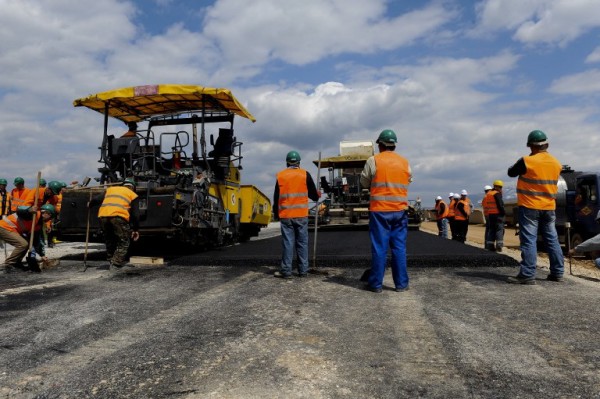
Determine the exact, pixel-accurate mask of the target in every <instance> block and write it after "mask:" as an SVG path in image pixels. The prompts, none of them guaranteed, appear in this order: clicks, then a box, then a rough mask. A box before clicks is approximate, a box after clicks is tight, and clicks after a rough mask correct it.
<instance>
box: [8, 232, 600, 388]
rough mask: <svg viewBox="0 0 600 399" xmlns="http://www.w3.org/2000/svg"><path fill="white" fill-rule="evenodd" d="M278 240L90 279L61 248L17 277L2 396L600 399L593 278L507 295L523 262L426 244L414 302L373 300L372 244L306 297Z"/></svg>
mask: <svg viewBox="0 0 600 399" xmlns="http://www.w3.org/2000/svg"><path fill="white" fill-rule="evenodd" d="M263 236H264V237H265V239H263V240H255V241H252V242H249V243H246V244H243V245H238V246H235V247H231V248H229V249H221V250H217V251H211V252H207V253H201V254H181V253H177V252H172V251H171V252H168V251H167V250H166V249H162V251H163V252H164V253H165V254H166V257H165V260H166V264H165V265H163V266H150V265H145V266H144V265H143V266H139V267H135V268H133V267H128V268H124V269H122V270H119V271H112V270H103V269H102V266H104V265H105V264H106V262H105V261H103V259H102V258H103V252H102V246H101V245H97V244H93V245H91V246H90V248H89V256H88V260H87V263H88V266H89V268H88V270H87V271H86V272H85V273H83V272H81V269H82V266H83V261H82V259H83V258H82V245H81V244H75V245H74V244H60V245H59V246H58V247H57V248H55V249H51V251H52V250H54V251H55V252H54V255H52V252H50V255H51V256H55V257H56V256H57V255H59V254H60V256H62V257H63V259H62V260H61V263H60V265H58V266H56V267H53V268H51V269H47V270H44V272H43V273H41V274H26V273H20V274H10V275H2V276H0V354H1V356H0V397H4V398H366V397H378V398H401V397H407V398H418V397H420V398H509V397H511V398H600V368H599V366H598V365H599V364H600V346H599V345H598V344H597V340H598V338H597V335H598V333H597V332H598V331H599V330H600V318H598V317H597V316H596V314H597V304H598V303H599V301H600V291H599V287H600V286H599V285H598V282H596V281H593V279H582V278H576V277H572V276H567V279H566V281H565V282H564V283H554V282H549V281H546V280H545V277H546V275H547V270H544V269H543V267H541V268H540V270H539V273H538V281H537V285H534V286H515V285H510V284H506V283H505V279H506V276H509V275H515V274H516V272H517V268H516V263H517V262H516V260H515V259H514V258H513V257H511V256H508V255H506V254H501V255H499V254H495V253H490V252H488V251H484V250H482V249H480V248H476V247H474V246H469V245H463V244H459V243H456V242H452V241H450V240H441V239H439V238H438V237H435V236H433V235H431V234H428V233H425V232H419V231H415V232H410V233H409V254H408V257H409V267H410V270H409V273H410V278H411V282H410V290H409V291H406V292H403V293H397V292H394V291H393V290H392V289H391V287H393V283H392V282H391V276H390V273H389V272H388V273H387V274H386V280H385V283H384V285H385V286H386V287H387V288H388V289H385V290H384V291H383V293H381V294H374V293H371V292H368V291H364V290H363V289H362V283H361V282H360V281H359V278H360V276H361V274H362V272H363V271H364V270H365V268H366V267H368V259H369V254H368V235H367V232H366V231H331V232H327V233H325V232H323V233H321V232H319V235H318V239H319V242H318V248H319V249H318V256H317V261H318V263H317V264H318V265H319V269H318V271H319V272H320V273H319V274H310V275H309V277H308V278H294V279H291V280H281V279H277V278H274V277H273V276H272V272H273V271H274V270H276V267H277V259H278V256H279V251H280V245H281V244H280V238H279V236H278V235H277V227H276V225H275V226H273V227H272V228H271V229H267V230H266V231H265V232H264V234H263ZM261 238H262V237H261ZM311 245H312V244H311ZM311 248H312V247H311ZM365 248H367V253H365ZM160 250H161V249H160V248H157V247H154V248H153V249H152V251H150V252H151V254H152V255H156V253H157V252H160ZM0 251H1V250H0ZM244 258H245V259H246V262H244ZM340 259H341V260H340Z"/></svg>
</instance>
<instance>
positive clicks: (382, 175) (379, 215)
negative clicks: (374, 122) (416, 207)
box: [360, 129, 412, 293]
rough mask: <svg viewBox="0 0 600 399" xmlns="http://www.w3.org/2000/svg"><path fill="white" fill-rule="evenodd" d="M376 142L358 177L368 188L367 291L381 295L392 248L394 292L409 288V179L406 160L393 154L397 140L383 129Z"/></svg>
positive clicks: (391, 132) (409, 172) (389, 131)
mask: <svg viewBox="0 0 600 399" xmlns="http://www.w3.org/2000/svg"><path fill="white" fill-rule="evenodd" d="M376 143H377V144H378V148H379V154H377V155H374V156H372V157H370V158H369V159H368V160H367V162H366V164H365V167H364V169H363V171H362V173H361V175H360V184H361V186H362V187H363V188H369V189H370V205H369V235H370V237H371V273H370V274H369V279H368V285H367V287H366V289H368V290H369V291H372V292H376V293H380V292H382V289H383V288H382V287H383V277H384V274H385V266H386V263H387V253H388V248H390V247H391V249H392V278H393V279H394V285H395V290H396V291H397V292H401V291H405V290H407V289H408V272H407V270H406V237H407V235H408V214H407V209H408V185H409V184H410V182H411V180H412V176H411V170H410V165H409V163H408V161H407V160H406V159H405V158H404V157H402V156H400V155H399V154H397V153H395V150H396V144H397V143H398V138H397V136H396V133H395V132H394V131H393V130H389V129H387V130H384V131H382V132H381V133H380V134H379V137H378V138H377V141H376Z"/></svg>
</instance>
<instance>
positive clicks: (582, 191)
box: [505, 165, 600, 250]
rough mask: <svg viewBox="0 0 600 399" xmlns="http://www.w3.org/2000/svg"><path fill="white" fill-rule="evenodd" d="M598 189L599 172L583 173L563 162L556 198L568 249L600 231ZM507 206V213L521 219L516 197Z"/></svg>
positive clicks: (558, 222)
mask: <svg viewBox="0 0 600 399" xmlns="http://www.w3.org/2000/svg"><path fill="white" fill-rule="evenodd" d="M599 190H600V173H599V172H580V171H575V170H573V169H572V168H571V167H569V166H568V165H563V169H562V171H561V173H560V177H559V180H558V194H557V198H556V231H557V233H558V236H559V240H560V242H561V244H563V245H564V246H565V248H566V249H567V250H568V249H570V248H574V247H576V246H577V245H579V244H580V243H582V242H583V241H585V240H587V239H588V238H590V237H593V236H595V235H596V234H598V233H600V225H598V224H597V223H596V215H597V213H598V210H599V209H600V191H599ZM505 207H506V209H507V213H512V214H513V220H515V221H518V207H517V204H516V200H515V201H510V202H509V201H507V202H506V203H505ZM511 208H512V212H511V211H510V209H511Z"/></svg>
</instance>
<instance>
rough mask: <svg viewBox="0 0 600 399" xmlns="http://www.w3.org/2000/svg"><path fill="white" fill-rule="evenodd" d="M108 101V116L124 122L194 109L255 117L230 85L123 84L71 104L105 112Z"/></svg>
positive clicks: (253, 119)
mask: <svg viewBox="0 0 600 399" xmlns="http://www.w3.org/2000/svg"><path fill="white" fill-rule="evenodd" d="M107 103H110V106H109V109H108V113H109V116H112V117H113V118H116V119H119V120H121V121H123V122H139V121H142V120H145V119H147V118H149V117H152V116H156V115H168V114H177V113H179V112H185V111H195V110H198V111H201V110H205V111H206V112H208V113H210V112H218V111H229V112H232V113H234V114H236V115H239V116H242V117H244V118H248V119H250V120H251V121H252V122H255V121H256V119H255V118H254V116H252V114H251V113H250V112H248V110H247V109H246V108H245V107H244V106H243V105H242V104H241V103H240V102H239V101H238V100H237V98H235V97H234V95H233V94H232V93H231V91H230V90H229V89H225V88H212V87H203V86H194V85H171V84H166V85H146V86H133V87H124V88H120V89H116V90H110V91H105V92H102V93H96V94H91V95H89V96H87V97H84V98H79V99H77V100H75V101H73V106H75V107H87V108H90V109H93V110H94V111H97V112H100V113H101V114H104V112H105V111H106V104H107Z"/></svg>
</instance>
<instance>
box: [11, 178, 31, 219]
mask: <svg viewBox="0 0 600 399" xmlns="http://www.w3.org/2000/svg"><path fill="white" fill-rule="evenodd" d="M13 184H14V185H15V188H13V189H12V191H11V192H10V199H11V205H10V212H11V213H13V212H16V211H17V208H18V207H20V206H25V198H26V197H27V194H28V193H29V189H28V188H27V187H25V180H24V179H23V178H22V177H15V180H14V182H13Z"/></svg>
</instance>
